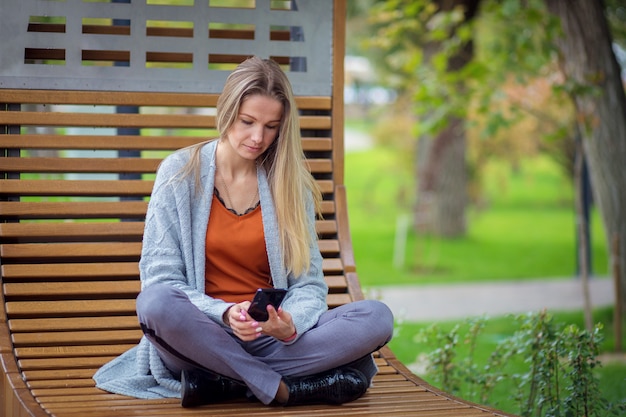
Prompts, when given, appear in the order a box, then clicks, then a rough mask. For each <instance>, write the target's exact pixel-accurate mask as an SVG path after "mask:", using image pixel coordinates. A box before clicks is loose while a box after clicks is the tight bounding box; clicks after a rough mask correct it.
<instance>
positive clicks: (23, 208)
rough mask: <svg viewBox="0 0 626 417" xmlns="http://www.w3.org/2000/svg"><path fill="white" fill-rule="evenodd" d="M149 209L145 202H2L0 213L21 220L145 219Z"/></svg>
mask: <svg viewBox="0 0 626 417" xmlns="http://www.w3.org/2000/svg"><path fill="white" fill-rule="evenodd" d="M147 207H148V203H147V202H145V201H119V202H109V201H98V202H95V201H87V202H82V201H80V202H79V201H69V202H47V201H41V202H0V213H1V216H2V217H4V218H19V219H99V218H114V219H115V218H137V219H143V218H144V217H145V215H146V209H147Z"/></svg>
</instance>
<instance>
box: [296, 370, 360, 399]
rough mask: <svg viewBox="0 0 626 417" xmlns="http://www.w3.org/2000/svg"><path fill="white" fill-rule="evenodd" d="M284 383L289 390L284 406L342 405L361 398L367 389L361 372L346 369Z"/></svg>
mask: <svg viewBox="0 0 626 417" xmlns="http://www.w3.org/2000/svg"><path fill="white" fill-rule="evenodd" d="M284 381H285V383H286V384H287V387H288V388H289V399H288V400H287V402H286V403H285V405H300V404H343V403H347V402H350V401H354V400H356V399H357V398H359V397H361V396H362V395H363V394H365V391H367V388H368V382H367V378H366V377H365V375H363V373H362V372H361V371H359V370H358V369H354V368H346V367H342V368H336V369H332V370H330V371H326V372H322V373H319V374H316V375H311V376H305V377H299V378H284Z"/></svg>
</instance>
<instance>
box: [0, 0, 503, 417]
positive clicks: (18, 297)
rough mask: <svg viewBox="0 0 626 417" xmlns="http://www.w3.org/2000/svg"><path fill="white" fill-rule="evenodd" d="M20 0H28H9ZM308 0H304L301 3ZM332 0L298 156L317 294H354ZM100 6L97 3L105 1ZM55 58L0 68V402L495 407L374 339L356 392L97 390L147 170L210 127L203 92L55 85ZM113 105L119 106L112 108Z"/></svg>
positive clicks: (132, 262)
mask: <svg viewBox="0 0 626 417" xmlns="http://www.w3.org/2000/svg"><path fill="white" fill-rule="evenodd" d="M33 1H37V0H28V1H27V0H25V1H24V2H23V3H28V2H31V3H32V2H33ZM259 2H260V3H261V2H262V1H261V0H259ZM327 2H328V1H327ZM52 3H55V2H48V3H47V4H46V7H52V8H55V9H54V10H55V11H58V8H61V7H65V4H64V3H63V4H61V3H59V4H56V3H58V2H56V3H55V4H52ZM262 3H263V4H266V3H267V4H269V1H266V2H262ZM311 3H312V2H311ZM321 3H322V2H316V3H315V5H316V7H317V5H318V4H321ZM331 5H332V10H333V17H332V27H333V34H332V39H333V47H332V48H331V49H332V52H331V56H332V86H331V88H330V90H329V92H328V93H327V94H321V95H316V94H299V95H297V104H298V107H299V109H300V111H301V127H302V134H303V146H304V149H305V153H306V156H307V161H308V164H309V167H310V169H311V171H312V172H313V174H314V176H315V178H316V179H317V181H318V183H319V185H320V187H321V189H322V191H323V195H324V202H323V212H324V216H323V219H320V220H318V221H317V231H318V234H319V243H320V248H321V251H322V254H323V256H324V265H323V266H324V275H325V278H326V281H327V282H328V285H329V288H330V291H329V294H328V304H329V306H330V307H331V308H332V307H335V306H337V305H341V304H344V303H347V302H350V301H353V300H358V299H362V298H363V293H362V291H361V288H360V285H359V281H358V278H357V275H356V267H355V262H354V255H353V252H352V245H351V241H350V232H349V226H348V210H347V205H346V190H345V187H344V181H343V169H344V166H343V163H344V154H343V152H344V150H343V95H342V94H343V92H342V90H343V54H344V49H343V37H344V36H345V33H344V30H345V27H344V20H345V3H344V2H343V1H341V0H334V1H332V3H331ZM69 6H71V5H69ZM109 6H110V5H107V4H104V6H103V7H107V8H106V10H113V9H112V8H109ZM2 7H9V6H7V5H6V4H4V3H3V6H2ZM25 7H26V6H25ZM94 7H95V6H94ZM98 7H99V6H98ZM116 7H117V6H116ZM244 12H245V13H249V12H250V11H249V10H245V11H244ZM53 15H54V14H53ZM19 18H20V16H16V17H15V19H16V20H19ZM68 23H69V22H68ZM315 25H319V22H316V23H315ZM66 26H67V27H66ZM69 26H71V25H69V24H68V25H66V24H65V23H58V22H51V23H41V22H38V21H37V19H34V20H33V19H31V22H30V24H29V25H28V31H29V32H32V33H35V34H40V35H41V34H44V35H46V34H65V33H69V32H72V29H71V28H69ZM131 27H132V26H131V25H128V26H124V24H122V25H121V27H120V26H119V25H118V26H115V27H114V26H110V25H109V26H107V25H89V24H85V23H83V30H82V31H83V33H87V34H89V35H94V34H95V35H98V34H99V35H102V36H122V35H125V34H126V35H127V34H130V33H131ZM74 30H75V29H74ZM251 31H252V33H251ZM191 32H193V30H192V31H191ZM148 35H152V36H172V37H183V38H184V37H191V36H193V33H190V31H189V30H188V29H176V28H175V29H171V28H169V29H168V28H152V29H151V28H148ZM51 36H52V35H51ZM208 36H209V37H210V38H219V39H225V38H226V39H231V38H232V39H254V38H255V33H254V30H253V29H246V28H243V29H241V28H237V29H236V30H227V29H213V30H209V33H208ZM292 36H293V33H292V32H291V31H285V30H284V28H281V27H275V28H272V30H271V38H272V39H273V40H278V41H279V42H280V41H282V42H284V41H285V40H289V39H290V38H291V37H292ZM37 39H45V38H37ZM106 39H109V38H106ZM287 43H288V42H287ZM68 51H69V49H68ZM62 52H63V53H61V52H60V49H59V48H56V49H55V48H50V49H45V48H25V51H24V54H23V57H18V59H23V60H24V63H25V64H26V65H25V67H27V66H28V65H33V63H35V65H37V64H36V63H38V62H40V61H39V60H44V61H43V62H48V61H45V60H49V62H53V63H54V62H56V61H57V60H59V59H63V60H66V62H65V63H64V65H65V66H67V67H68V68H67V70H68V71H69V70H70V69H71V68H70V67H72V65H71V64H72V59H75V58H76V55H75V54H74V55H72V53H70V52H68V53H67V55H66V53H65V51H62ZM72 56H74V58H72ZM275 58H276V59H277V60H278V61H279V62H282V64H283V65H285V66H286V68H289V65H290V64H291V63H292V60H290V59H289V58H285V57H282V56H281V55H278V56H276V57H275ZM82 59H83V60H85V59H86V60H88V61H89V62H90V63H91V62H100V61H102V62H105V63H106V62H108V61H111V60H114V61H115V62H118V61H128V63H130V64H131V66H132V62H133V59H132V56H131V53H130V52H128V53H124V51H122V52H120V51H111V50H101V51H93V50H89V51H85V50H83V53H82ZM242 59H243V56H242V55H229V54H223V55H219V54H214V55H210V56H209V62H214V63H215V62H217V63H222V64H229V63H230V64H232V63H236V62H239V61H241V60H242ZM151 60H154V61H155V62H156V61H159V62H166V63H177V64H180V63H183V64H184V63H189V62H190V60H191V61H194V58H193V56H190V55H186V54H180V53H161V54H155V53H152V54H151V55H150V54H146V62H150V61H151ZM79 65H80V62H79ZM83 65H84V64H83ZM53 67H54V65H53ZM64 70H65V68H64V67H62V68H61V69H60V70H59V68H57V67H54V68H51V69H49V72H50V73H55V72H56V73H58V74H59V78H57V81H56V82H55V83H60V84H63V83H65V84H63V85H65V86H66V88H59V87H58V84H55V83H52V82H51V81H50V80H48V79H47V78H45V77H31V78H29V79H28V81H29V82H28V83H26V82H24V83H23V84H25V85H21V84H20V83H22V81H21V78H20V77H21V74H22V73H21V72H20V73H19V74H16V79H18V82H17V84H18V86H17V87H16V86H12V87H9V88H7V87H6V85H5V84H3V82H4V81H3V78H2V77H0V87H2V88H1V89H0V129H1V130H0V281H1V284H2V291H1V292H0V297H1V298H2V304H1V307H0V362H1V363H2V375H0V415H1V416H7V417H25V416H34V417H43V416H56V417H83V416H90V417H97V416H102V417H112V416H196V415H197V416H200V415H220V416H227V415H233V416H234V415H237V416H239V415H252V414H254V415H273V416H275V415H285V416H287V415H289V416H296V415H299V416H304V415H319V416H335V415H337V414H342V415H372V416H382V415H397V416H400V415H415V416H424V417H426V416H494V415H497V416H505V415H507V414H505V413H502V412H498V411H496V410H492V409H489V408H487V407H484V406H479V405H475V404H470V403H468V402H466V401H463V400H460V399H456V398H453V397H452V396H450V395H448V394H446V393H444V392H441V391H439V390H438V389H436V388H434V387H432V386H430V385H428V384H427V383H425V382H424V381H423V380H422V379H420V378H419V377H417V376H416V375H414V374H412V373H411V372H410V371H409V370H408V369H407V368H406V367H405V366H404V365H403V364H401V363H400V362H399V361H398V360H397V359H396V358H395V356H394V355H393V353H392V352H391V351H390V350H389V349H388V348H383V349H381V350H380V351H379V352H376V354H375V356H376V361H377V364H378V366H379V368H380V373H379V374H378V375H377V376H376V377H375V380H374V385H373V387H372V388H371V389H370V390H369V391H368V393H367V394H366V395H365V396H364V397H363V398H361V399H359V400H357V401H355V402H353V403H350V404H346V405H343V406H341V407H332V406H308V407H295V408H279V407H266V406H263V405H261V404H260V403H251V402H245V401H230V402H226V403H224V404H217V405H213V406H207V407H201V408H198V409H183V408H181V407H180V405H179V401H177V400H174V399H164V400H140V399H135V398H129V397H124V396H120V395H114V394H110V393H107V392H104V391H101V390H99V389H97V388H96V387H95V385H94V381H93V379H92V376H93V374H94V372H95V371H96V370H97V369H98V368H99V367H100V366H102V365H103V364H104V363H106V362H108V361H109V360H111V359H112V358H114V357H116V356H117V355H119V354H121V353H122V352H124V351H126V350H127V349H129V348H131V347H132V346H134V345H135V344H136V343H137V342H138V340H139V339H140V337H141V335H142V334H141V331H140V329H139V326H138V323H137V318H136V315H135V297H136V296H137V294H138V292H139V289H140V285H139V277H138V275H139V272H138V260H139V256H140V251H141V239H142V232H143V218H144V215H145V211H146V208H147V200H148V198H149V196H150V192H151V189H152V185H153V180H154V172H155V170H156V168H157V167H158V164H159V162H160V161H161V160H162V158H163V157H164V156H165V155H167V154H168V153H170V152H172V151H174V150H176V149H178V148H181V147H184V146H187V145H190V144H193V143H196V142H198V141H201V140H205V139H207V138H210V137H214V136H215V135H216V132H215V130H214V126H215V120H214V116H213V115H214V107H215V104H216V101H217V97H218V93H195V92H190V91H183V92H175V91H172V90H175V88H169V90H167V89H164V91H156V90H157V89H156V88H154V89H153V90H155V91H146V90H147V89H143V90H142V91H130V90H129V89H127V88H124V87H123V86H122V87H120V88H116V89H114V90H103V89H93V90H92V89H87V88H85V85H92V84H97V83H98V82H97V80H93V79H92V80H88V81H85V82H83V83H82V84H80V86H81V87H82V88H76V89H75V88H67V85H68V82H70V81H71V82H74V81H73V80H70V81H68V79H67V78H64V76H63V71H64ZM88 70H89V68H84V67H83V68H79V69H78V70H77V71H78V72H79V73H80V74H82V73H83V72H85V71H88ZM25 71H26V72H28V71H29V68H26V69H25ZM119 74H120V78H119V80H116V82H117V81H119V83H118V84H115V85H116V86H119V85H122V84H123V83H124V82H126V81H127V80H125V79H124V77H126V76H127V73H126V72H124V70H121V72H120V73H119ZM141 81H142V80H139V81H137V83H138V84H139V83H140V82H141ZM90 83H92V84H90ZM31 84H34V85H35V87H36V88H33V87H32V86H31ZM49 84H50V85H49ZM42 85H43V86H44V87H46V88H42V87H41V86H42ZM71 85H73V84H71ZM25 87H29V88H25ZM128 106H130V107H131V109H132V110H131V112H130V113H122V112H120V111H119V110H122V107H124V108H126V109H127V107H128Z"/></svg>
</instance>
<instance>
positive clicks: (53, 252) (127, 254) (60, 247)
mask: <svg viewBox="0 0 626 417" xmlns="http://www.w3.org/2000/svg"><path fill="white" fill-rule="evenodd" d="M0 207H1V206H0ZM140 254H141V242H103V243H100V242H98V243H54V244H45V243H26V244H21V245H19V244H15V245H14V244H8V245H2V246H0V256H1V257H2V258H7V259H16V258H19V259H58V260H60V262H63V259H82V258H91V259H94V260H95V259H104V258H109V259H115V258H136V259H138V258H139V255H140ZM96 262H102V261H96ZM81 266H82V265H77V267H81Z"/></svg>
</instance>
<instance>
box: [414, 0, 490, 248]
mask: <svg viewBox="0 0 626 417" xmlns="http://www.w3.org/2000/svg"><path fill="white" fill-rule="evenodd" d="M435 3H436V4H437V6H438V8H439V9H440V10H442V11H449V10H452V9H454V8H456V7H463V10H464V20H465V22H468V21H470V20H472V19H473V18H474V16H475V15H476V12H477V10H478V4H479V0H435ZM437 47H438V46H437V45H436V44H431V45H429V46H427V47H426V55H431V54H432V52H433V51H432V50H433V49H435V50H436V49H437ZM429 50H430V51H429ZM473 55H474V48H473V43H472V42H471V41H470V42H467V43H465V44H464V45H463V47H462V48H461V49H460V51H459V52H458V53H457V54H456V55H454V56H452V57H450V58H449V59H448V67H447V70H448V71H452V72H454V71H459V70H461V69H462V68H463V67H464V66H465V65H467V63H468V62H470V61H471V59H472V58H473ZM463 90H464V86H463V85H462V83H460V82H459V85H458V86H457V92H458V93H459V94H463V93H462V92H463ZM427 141H430V143H429V142H427ZM465 148H466V133H465V126H464V120H463V119H461V118H459V117H457V116H455V115H453V114H450V115H449V118H448V125H447V126H446V127H445V128H444V129H443V130H442V131H441V132H439V133H438V134H437V136H436V137H435V138H432V139H425V138H420V141H419V143H418V150H417V152H418V161H417V162H418V166H417V179H418V181H417V202H416V206H415V211H414V220H415V222H414V224H415V229H416V230H417V231H418V232H429V233H433V234H435V235H437V236H442V237H457V236H463V235H464V234H465V232H466V230H467V224H466V216H465V210H466V207H467V201H468V198H467V165H466V161H465Z"/></svg>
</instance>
